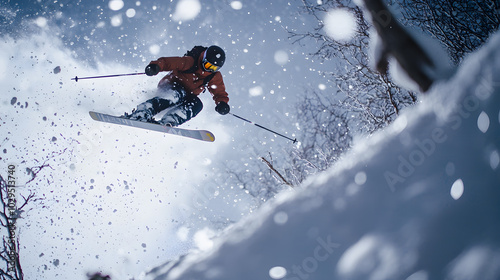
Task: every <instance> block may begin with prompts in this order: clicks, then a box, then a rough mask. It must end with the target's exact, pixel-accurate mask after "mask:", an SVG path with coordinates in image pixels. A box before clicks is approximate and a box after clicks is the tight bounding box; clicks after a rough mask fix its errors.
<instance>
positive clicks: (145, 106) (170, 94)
mask: <svg viewBox="0 0 500 280" xmlns="http://www.w3.org/2000/svg"><path fill="white" fill-rule="evenodd" d="M182 94H183V92H182V91H179V90H177V89H176V88H173V87H171V88H163V89H161V92H160V95H161V97H159V96H157V97H154V98H151V99H149V100H147V101H145V102H143V103H141V104H139V105H137V108H136V109H135V110H134V111H133V112H132V113H131V114H125V116H124V117H126V118H129V119H133V120H139V121H144V122H154V119H153V117H154V116H155V115H156V114H158V113H160V112H161V111H163V110H165V109H167V108H170V107H172V106H174V105H175V104H177V103H179V101H180V100H181V98H182Z"/></svg>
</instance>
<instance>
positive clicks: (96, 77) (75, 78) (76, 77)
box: [71, 73, 146, 82]
mask: <svg viewBox="0 0 500 280" xmlns="http://www.w3.org/2000/svg"><path fill="white" fill-rule="evenodd" d="M144 74H146V73H130V74H116V75H106V76H95V77H82V78H78V76H75V77H74V78H71V80H74V81H75V82H78V80H88V79H99V78H111V77H121V76H134V75H144Z"/></svg>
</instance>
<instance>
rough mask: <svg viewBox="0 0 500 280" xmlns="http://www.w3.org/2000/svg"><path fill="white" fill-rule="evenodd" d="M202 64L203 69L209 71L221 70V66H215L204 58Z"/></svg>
mask: <svg viewBox="0 0 500 280" xmlns="http://www.w3.org/2000/svg"><path fill="white" fill-rule="evenodd" d="M201 65H203V69H204V70H205V71H208V72H217V71H219V68H220V67H219V66H215V65H213V64H212V63H210V62H209V61H208V60H206V59H203V61H202V62H201Z"/></svg>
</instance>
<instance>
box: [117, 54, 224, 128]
mask: <svg viewBox="0 0 500 280" xmlns="http://www.w3.org/2000/svg"><path fill="white" fill-rule="evenodd" d="M225 59H226V55H225V53H224V50H223V49H222V48H220V47H218V46H210V47H208V48H205V47H201V46H195V47H194V48H193V49H192V50H190V51H188V52H187V53H186V54H185V55H184V56H183V57H160V58H158V59H157V60H154V61H151V62H150V63H149V65H148V66H147V67H146V70H145V72H146V75H148V76H155V75H157V74H158V73H159V72H162V71H171V72H170V73H168V74H167V75H166V76H165V77H163V78H162V79H161V80H160V82H159V83H158V92H159V93H160V94H159V96H157V97H154V98H152V99H149V100H147V101H145V102H143V103H141V104H139V105H138V106H137V108H136V109H135V110H134V111H132V113H131V114H127V113H125V115H124V116H123V117H124V118H129V119H133V120H139V121H143V122H151V123H158V124H162V125H166V126H171V127H175V126H178V125H181V124H183V123H185V122H186V121H188V120H190V119H192V118H193V117H195V116H196V115H197V114H198V113H199V112H200V111H201V110H202V109H203V103H202V102H201V100H200V99H199V98H198V95H199V94H200V93H202V92H204V91H205V90H206V89H208V91H209V92H210V93H211V94H212V96H213V100H214V101H215V104H216V106H215V111H217V112H218V113H219V114H221V115H225V114H227V113H229V110H230V108H229V105H228V102H229V98H228V94H227V92H226V87H225V86H224V81H223V78H222V74H221V73H220V72H219V70H220V68H221V67H222V66H223V65H224V61H225ZM165 110H166V113H165V114H164V115H163V117H162V118H161V120H160V121H156V120H155V119H154V116H155V115H156V114H158V113H160V112H162V111H165Z"/></svg>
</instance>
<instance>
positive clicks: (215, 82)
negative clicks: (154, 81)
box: [150, 52, 229, 104]
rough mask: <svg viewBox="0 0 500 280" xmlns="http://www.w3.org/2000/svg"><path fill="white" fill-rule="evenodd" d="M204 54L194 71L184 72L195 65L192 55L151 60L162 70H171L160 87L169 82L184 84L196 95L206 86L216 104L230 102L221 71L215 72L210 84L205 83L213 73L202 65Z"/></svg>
mask: <svg viewBox="0 0 500 280" xmlns="http://www.w3.org/2000/svg"><path fill="white" fill-rule="evenodd" d="M204 54H205V52H202V53H201V55H200V57H198V61H197V62H196V63H198V65H199V67H198V69H197V70H196V71H195V72H194V73H185V72H184V71H186V70H189V69H190V68H191V67H192V66H193V65H194V58H193V57H192V56H183V57H160V58H158V59H157V60H153V61H151V62H150V63H151V64H157V65H158V66H159V67H160V71H171V72H170V73H168V74H167V75H166V76H165V77H163V78H162V79H161V80H160V82H159V83H158V87H159V88H162V87H166V86H167V85H169V84H174V83H177V84H180V85H182V86H183V87H184V89H185V90H186V91H187V92H188V93H191V94H195V95H199V94H200V93H202V92H203V91H204V90H205V87H206V88H207V89H208V91H209V92H210V93H211V94H212V97H213V100H214V101H215V104H219V102H226V103H228V102H229V97H228V94H227V92H226V86H225V85H224V80H223V79H222V74H221V73H220V72H215V75H214V77H213V78H212V79H211V80H210V81H209V82H208V84H206V85H204V84H203V83H204V81H203V80H204V78H206V77H208V76H210V75H211V74H213V73H212V72H208V71H204V70H203V67H202V66H201V61H202V60H203V55H204Z"/></svg>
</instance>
